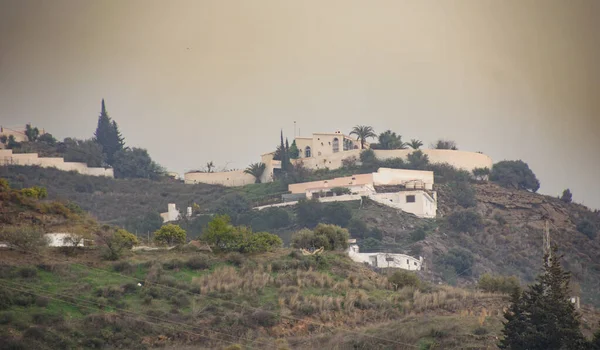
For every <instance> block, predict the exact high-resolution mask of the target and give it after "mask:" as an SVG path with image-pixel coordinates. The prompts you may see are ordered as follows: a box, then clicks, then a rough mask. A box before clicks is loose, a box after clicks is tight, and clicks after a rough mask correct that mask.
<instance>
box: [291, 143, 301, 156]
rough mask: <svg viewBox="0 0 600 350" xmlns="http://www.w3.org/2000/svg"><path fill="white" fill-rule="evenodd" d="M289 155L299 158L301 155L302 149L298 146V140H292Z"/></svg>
mask: <svg viewBox="0 0 600 350" xmlns="http://www.w3.org/2000/svg"><path fill="white" fill-rule="evenodd" d="M289 155H290V158H291V159H298V157H300V150H299V149H298V146H296V140H294V141H292V145H291V146H290V151H289Z"/></svg>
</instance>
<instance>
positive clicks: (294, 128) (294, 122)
mask: <svg viewBox="0 0 600 350" xmlns="http://www.w3.org/2000/svg"><path fill="white" fill-rule="evenodd" d="M294 138H296V121H295V120H294Z"/></svg>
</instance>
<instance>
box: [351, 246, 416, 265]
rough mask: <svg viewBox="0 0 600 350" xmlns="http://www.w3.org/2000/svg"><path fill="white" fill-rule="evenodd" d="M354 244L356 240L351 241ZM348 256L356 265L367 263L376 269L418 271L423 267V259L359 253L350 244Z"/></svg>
mask: <svg viewBox="0 0 600 350" xmlns="http://www.w3.org/2000/svg"><path fill="white" fill-rule="evenodd" d="M351 241H354V242H356V240H351ZM348 256H349V257H350V259H352V260H353V261H356V262H358V263H367V264H369V265H371V266H373V267H378V268H396V269H404V270H410V271H419V270H421V267H422V266H423V257H419V258H418V259H417V258H413V257H412V256H409V255H406V254H394V253H360V252H359V247H358V245H357V244H350V247H349V248H348Z"/></svg>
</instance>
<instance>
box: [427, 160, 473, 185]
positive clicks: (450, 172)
mask: <svg viewBox="0 0 600 350" xmlns="http://www.w3.org/2000/svg"><path fill="white" fill-rule="evenodd" d="M426 170H429V171H433V174H434V176H435V183H438V184H443V183H448V182H469V181H471V174H470V173H469V172H468V171H466V170H462V169H457V168H456V167H454V166H452V165H450V164H448V163H433V164H429V165H427V166H426Z"/></svg>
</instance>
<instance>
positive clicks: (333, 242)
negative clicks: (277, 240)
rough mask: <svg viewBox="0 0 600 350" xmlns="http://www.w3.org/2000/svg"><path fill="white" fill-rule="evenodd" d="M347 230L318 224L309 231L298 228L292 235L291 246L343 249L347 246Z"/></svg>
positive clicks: (348, 235)
mask: <svg viewBox="0 0 600 350" xmlns="http://www.w3.org/2000/svg"><path fill="white" fill-rule="evenodd" d="M349 237H350V234H349V233H348V230H346V229H343V228H341V227H339V226H335V225H326V224H319V225H317V227H316V228H315V229H314V231H310V230H308V229H304V230H300V231H298V232H296V233H294V234H293V235H292V247H294V248H303V249H310V248H316V249H318V248H321V247H324V248H325V250H344V249H346V248H348V238H349Z"/></svg>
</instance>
